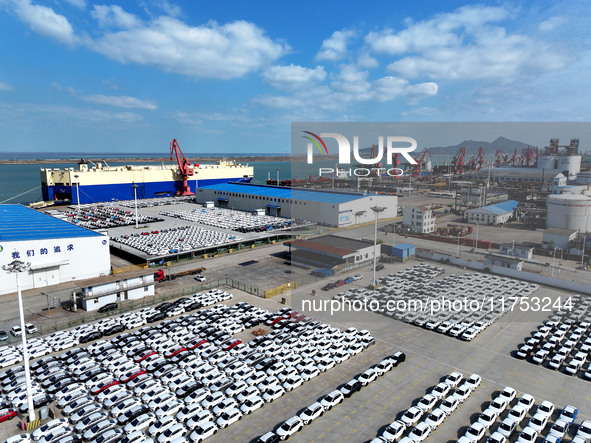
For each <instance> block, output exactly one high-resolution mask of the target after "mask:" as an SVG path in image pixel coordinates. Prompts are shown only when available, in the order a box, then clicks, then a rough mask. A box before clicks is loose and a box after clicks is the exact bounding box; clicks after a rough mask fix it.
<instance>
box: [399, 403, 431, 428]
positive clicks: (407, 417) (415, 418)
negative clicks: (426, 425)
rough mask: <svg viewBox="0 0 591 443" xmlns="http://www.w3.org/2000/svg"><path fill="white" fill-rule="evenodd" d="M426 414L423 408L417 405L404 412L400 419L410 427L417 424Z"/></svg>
mask: <svg viewBox="0 0 591 443" xmlns="http://www.w3.org/2000/svg"><path fill="white" fill-rule="evenodd" d="M424 414H425V413H424V412H423V410H422V409H419V408H417V407H416V406H412V407H410V408H409V409H408V410H407V411H406V412H405V413H404V414H402V417H400V420H401V421H402V423H404V424H405V425H406V426H407V427H410V426H414V425H416V424H417V423H418V422H419V420H420V419H421V417H422V416H423V415H424Z"/></svg>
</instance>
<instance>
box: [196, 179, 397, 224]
mask: <svg viewBox="0 0 591 443" xmlns="http://www.w3.org/2000/svg"><path fill="white" fill-rule="evenodd" d="M196 200H197V202H200V203H204V202H207V201H214V202H215V203H216V206H218V207H221V208H230V209H238V210H241V211H249V212H255V211H257V210H259V209H262V210H264V211H265V214H266V215H272V216H277V217H286V218H291V219H299V220H308V221H311V222H314V223H318V224H321V225H326V226H335V227H345V226H351V225H356V224H359V223H365V222H369V221H374V220H375V213H374V212H373V210H372V209H371V208H372V207H376V206H378V207H382V208H384V210H383V212H380V213H379V218H380V219H386V218H392V217H396V215H397V211H398V206H397V204H398V197H396V196H392V195H377V194H361V193H356V192H338V191H327V190H317V189H300V188H286V187H281V186H266V185H253V184H248V183H220V184H216V185H211V186H205V187H203V188H198V189H197V190H196Z"/></svg>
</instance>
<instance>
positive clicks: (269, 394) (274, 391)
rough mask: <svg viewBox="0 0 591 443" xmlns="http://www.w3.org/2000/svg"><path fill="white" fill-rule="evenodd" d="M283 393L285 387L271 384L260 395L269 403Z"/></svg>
mask: <svg viewBox="0 0 591 443" xmlns="http://www.w3.org/2000/svg"><path fill="white" fill-rule="evenodd" d="M283 394H285V389H284V388H283V386H280V385H272V386H270V387H269V388H267V389H266V390H265V391H264V393H263V395H262V397H263V400H265V402H266V403H269V402H272V401H273V400H276V399H278V398H279V397H281V396H282V395H283ZM341 395H342V394H341Z"/></svg>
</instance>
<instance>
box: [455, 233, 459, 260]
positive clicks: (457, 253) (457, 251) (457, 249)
mask: <svg viewBox="0 0 591 443" xmlns="http://www.w3.org/2000/svg"><path fill="white" fill-rule="evenodd" d="M459 256H460V233H459V232H458V246H457V248H456V257H459Z"/></svg>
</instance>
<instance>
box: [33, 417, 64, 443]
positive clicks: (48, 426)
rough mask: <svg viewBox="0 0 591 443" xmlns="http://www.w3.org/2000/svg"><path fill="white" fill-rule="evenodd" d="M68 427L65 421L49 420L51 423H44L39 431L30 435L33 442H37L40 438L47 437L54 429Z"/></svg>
mask: <svg viewBox="0 0 591 443" xmlns="http://www.w3.org/2000/svg"><path fill="white" fill-rule="evenodd" d="M68 425H69V423H68V420H67V419H65V418H56V419H55V420H51V421H49V422H47V423H45V424H44V425H43V426H41V427H40V428H39V429H37V430H35V432H33V433H32V434H31V437H32V438H33V440H35V441H37V440H40V439H41V438H43V437H44V436H46V435H48V434H49V433H51V432H52V431H54V430H55V429H57V428H65V427H67V426H68Z"/></svg>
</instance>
